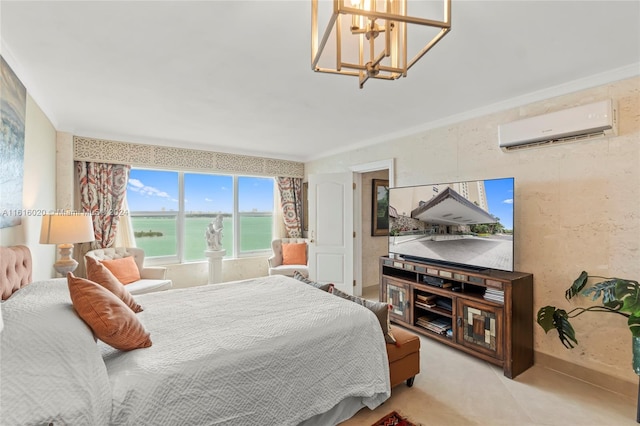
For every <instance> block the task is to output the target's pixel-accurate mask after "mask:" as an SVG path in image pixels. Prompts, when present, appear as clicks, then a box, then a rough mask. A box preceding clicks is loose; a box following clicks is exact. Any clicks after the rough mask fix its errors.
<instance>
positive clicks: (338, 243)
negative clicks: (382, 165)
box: [309, 172, 353, 294]
mask: <svg viewBox="0 0 640 426" xmlns="http://www.w3.org/2000/svg"><path fill="white" fill-rule="evenodd" d="M309 238H310V243H309V276H310V277H311V278H312V279H313V280H315V281H317V282H320V283H333V284H334V285H335V287H336V288H337V289H339V290H342V291H344V292H345V293H348V294H353V173H350V172H349V173H330V174H317V175H309Z"/></svg>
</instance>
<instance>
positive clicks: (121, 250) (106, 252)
mask: <svg viewBox="0 0 640 426" xmlns="http://www.w3.org/2000/svg"><path fill="white" fill-rule="evenodd" d="M87 256H90V257H93V258H94V259H96V260H98V261H102V260H114V259H122V258H124V257H127V256H132V257H133V259H134V260H135V263H136V266H137V267H138V271H139V272H140V280H138V281H135V282H132V283H130V284H127V290H129V293H131V294H143V293H151V292H154V291H161V290H168V289H170V288H171V287H172V286H173V283H172V282H171V280H169V279H167V268H165V267H163V266H155V267H145V266H144V250H143V249H141V248H137V247H115V248H106V249H95V250H89V251H88V252H87V254H86V255H85V268H86V266H87V260H86V257H87Z"/></svg>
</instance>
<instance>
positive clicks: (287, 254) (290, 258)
mask: <svg viewBox="0 0 640 426" xmlns="http://www.w3.org/2000/svg"><path fill="white" fill-rule="evenodd" d="M282 264H283V265H306V264H307V244H306V243H283V244H282Z"/></svg>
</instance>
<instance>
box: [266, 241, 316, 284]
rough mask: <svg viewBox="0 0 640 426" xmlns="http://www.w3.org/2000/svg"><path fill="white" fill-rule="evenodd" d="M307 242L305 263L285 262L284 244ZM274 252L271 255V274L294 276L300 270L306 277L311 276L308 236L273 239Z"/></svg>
mask: <svg viewBox="0 0 640 426" xmlns="http://www.w3.org/2000/svg"><path fill="white" fill-rule="evenodd" d="M291 243H305V244H306V250H305V259H306V261H305V263H304V264H284V258H283V255H282V244H291ZM271 249H272V251H273V254H272V255H271V257H269V259H268V261H269V275H287V276H290V277H292V276H293V273H294V272H295V271H298V272H299V273H300V274H302V275H303V276H304V277H309V240H308V239H306V238H276V239H274V240H273V241H271Z"/></svg>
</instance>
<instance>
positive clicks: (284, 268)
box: [269, 265, 309, 277]
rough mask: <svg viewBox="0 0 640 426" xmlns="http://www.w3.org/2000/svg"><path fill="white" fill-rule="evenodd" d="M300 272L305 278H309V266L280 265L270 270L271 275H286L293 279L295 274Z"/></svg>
mask: <svg viewBox="0 0 640 426" xmlns="http://www.w3.org/2000/svg"><path fill="white" fill-rule="evenodd" d="M296 271H297V272H299V273H300V275H302V276H303V277H308V276H309V268H307V265H280V266H274V267H272V268H269V275H286V276H288V277H293V274H294V273H295V272H296Z"/></svg>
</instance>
